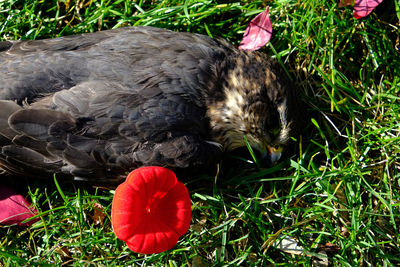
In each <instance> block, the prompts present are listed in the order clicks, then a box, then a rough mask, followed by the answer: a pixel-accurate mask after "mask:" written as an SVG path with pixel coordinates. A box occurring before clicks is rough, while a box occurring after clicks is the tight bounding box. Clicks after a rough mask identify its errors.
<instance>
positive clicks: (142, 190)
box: [111, 167, 191, 254]
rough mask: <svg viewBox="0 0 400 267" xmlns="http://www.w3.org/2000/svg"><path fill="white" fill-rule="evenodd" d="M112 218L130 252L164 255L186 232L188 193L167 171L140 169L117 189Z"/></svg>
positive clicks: (117, 231) (159, 168) (173, 175)
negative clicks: (161, 253)
mask: <svg viewBox="0 0 400 267" xmlns="http://www.w3.org/2000/svg"><path fill="white" fill-rule="evenodd" d="M111 217H112V218H111V219H112V224H113V228H114V232H115V234H116V235H117V237H118V238H119V239H121V240H123V241H125V242H126V244H127V245H128V247H129V248H130V249H131V250H132V251H134V252H138V253H144V254H150V253H159V252H163V251H166V250H168V249H171V248H172V247H173V246H175V245H176V242H177V241H178V238H179V237H180V236H181V235H183V234H185V233H186V232H187V230H188V229H189V226H190V219H191V218H190V217H191V203H190V197H189V192H188V190H187V188H186V187H185V185H184V184H182V183H181V182H178V180H177V179H176V176H175V174H174V173H173V172H172V171H170V170H168V169H165V168H162V167H143V168H139V169H136V170H134V171H133V172H131V173H130V174H129V175H128V178H127V179H126V181H125V182H124V183H122V184H121V185H120V186H118V188H117V189H116V191H115V195H114V199H113V205H112V216H111Z"/></svg>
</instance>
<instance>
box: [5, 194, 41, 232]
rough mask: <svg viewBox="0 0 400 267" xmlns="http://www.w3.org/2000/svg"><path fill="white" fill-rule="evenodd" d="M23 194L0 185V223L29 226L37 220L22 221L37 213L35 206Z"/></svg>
mask: <svg viewBox="0 0 400 267" xmlns="http://www.w3.org/2000/svg"><path fill="white" fill-rule="evenodd" d="M31 205H32V204H30V203H29V202H28V201H27V200H26V199H25V198H24V197H23V196H21V195H19V194H17V193H16V192H14V190H12V189H10V188H8V187H5V186H0V224H5V225H12V224H17V225H19V226H29V225H31V224H33V223H34V222H35V221H37V220H31V221H29V222H26V223H22V221H24V220H26V219H28V218H31V217H32V216H34V215H36V214H37V211H36V210H35V209H34V208H31Z"/></svg>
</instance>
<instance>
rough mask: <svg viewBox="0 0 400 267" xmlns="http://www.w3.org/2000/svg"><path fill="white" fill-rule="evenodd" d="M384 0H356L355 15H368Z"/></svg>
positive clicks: (357, 16) (360, 16) (356, 16)
mask: <svg viewBox="0 0 400 267" xmlns="http://www.w3.org/2000/svg"><path fill="white" fill-rule="evenodd" d="M382 1H383V0H355V2H354V11H353V16H354V18H356V19H361V18H363V17H366V16H368V15H369V14H370V13H371V12H372V11H373V10H374V9H375V7H377V6H378V5H379V4H380V3H381V2H382Z"/></svg>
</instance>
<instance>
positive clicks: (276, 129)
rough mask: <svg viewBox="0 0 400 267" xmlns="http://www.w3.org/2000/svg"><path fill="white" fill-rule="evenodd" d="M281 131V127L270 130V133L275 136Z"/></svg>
mask: <svg viewBox="0 0 400 267" xmlns="http://www.w3.org/2000/svg"><path fill="white" fill-rule="evenodd" d="M279 132H280V129H279V128H275V129H271V130H269V133H270V134H272V135H273V136H276V135H277V134H279Z"/></svg>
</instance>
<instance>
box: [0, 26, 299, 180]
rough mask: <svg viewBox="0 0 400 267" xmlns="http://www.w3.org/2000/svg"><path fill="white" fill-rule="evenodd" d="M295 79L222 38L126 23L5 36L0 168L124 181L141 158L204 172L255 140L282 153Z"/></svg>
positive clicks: (264, 149) (262, 148)
mask: <svg viewBox="0 0 400 267" xmlns="http://www.w3.org/2000/svg"><path fill="white" fill-rule="evenodd" d="M294 92H295V88H294V85H293V83H291V82H290V80H289V79H288V78H287V76H286V75H285V73H284V71H283V70H282V67H281V66H280V64H279V63H277V61H276V60H273V59H271V58H270V57H268V56H267V55H265V54H264V53H261V52H258V51H246V50H239V49H238V48H236V47H235V46H234V45H232V44H230V43H229V42H227V41H226V40H224V39H221V38H220V39H219V38H216V39H213V38H210V37H208V36H205V35H201V34H195V33H185V32H174V31H171V30H167V29H160V28H153V27H122V28H117V29H112V30H104V31H99V32H95V33H83V34H80V35H72V36H65V37H59V38H54V39H43V40H19V41H3V42H0V169H1V170H3V172H5V173H8V174H12V175H24V176H33V177H51V176H53V175H54V174H55V175H56V176H57V177H69V178H72V179H74V180H77V181H106V182H113V181H114V182H118V181H122V180H123V179H125V177H126V174H127V173H128V172H130V171H131V170H133V169H135V168H138V167H141V166H162V167H166V168H170V169H172V170H189V171H190V172H198V171H202V170H205V169H207V168H212V167H213V166H215V165H216V164H217V163H218V161H219V160H220V159H221V156H222V155H223V153H226V152H230V151H233V150H235V149H236V148H240V147H246V143H247V144H249V145H250V146H251V147H252V148H253V149H254V150H255V151H258V152H259V153H260V155H261V158H262V159H263V161H265V162H269V163H272V162H275V161H276V160H278V159H279V158H280V155H281V153H282V150H283V148H284V146H285V145H286V144H287V143H288V141H289V139H290V136H291V134H292V133H293V130H294V125H295V119H294V113H295V112H294V109H293V106H295V105H296V104H295V101H296V97H295V96H294V95H295V94H294Z"/></svg>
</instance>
